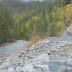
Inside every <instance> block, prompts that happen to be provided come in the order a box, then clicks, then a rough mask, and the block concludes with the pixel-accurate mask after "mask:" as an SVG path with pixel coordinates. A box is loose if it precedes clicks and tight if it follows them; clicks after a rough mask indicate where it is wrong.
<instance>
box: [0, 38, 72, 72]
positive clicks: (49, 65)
mask: <svg viewBox="0 0 72 72" xmlns="http://www.w3.org/2000/svg"><path fill="white" fill-rule="evenodd" d="M0 72H72V43H71V42H69V41H50V40H48V39H44V40H41V41H38V42H37V43H35V44H34V45H32V47H30V48H29V49H26V50H25V51H21V53H20V54H18V55H16V56H13V57H9V58H7V59H3V60H2V59H1V60H0Z"/></svg>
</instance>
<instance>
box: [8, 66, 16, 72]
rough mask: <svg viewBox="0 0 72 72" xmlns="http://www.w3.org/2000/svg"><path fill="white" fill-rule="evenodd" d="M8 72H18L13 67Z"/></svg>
mask: <svg viewBox="0 0 72 72" xmlns="http://www.w3.org/2000/svg"><path fill="white" fill-rule="evenodd" d="M7 72H16V70H15V69H14V68H13V67H10V68H8V70H7Z"/></svg>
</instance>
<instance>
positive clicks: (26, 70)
mask: <svg viewBox="0 0 72 72" xmlns="http://www.w3.org/2000/svg"><path fill="white" fill-rule="evenodd" d="M22 70H23V71H24V72H32V71H33V65H32V64H26V65H25V66H24V67H23V68H22Z"/></svg>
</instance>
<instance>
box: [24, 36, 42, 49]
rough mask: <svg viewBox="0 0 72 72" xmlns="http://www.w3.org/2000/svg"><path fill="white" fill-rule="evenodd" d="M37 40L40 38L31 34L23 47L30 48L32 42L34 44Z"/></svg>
mask: <svg viewBox="0 0 72 72" xmlns="http://www.w3.org/2000/svg"><path fill="white" fill-rule="evenodd" d="M39 40H41V38H40V37H39V36H38V35H35V36H32V37H31V39H30V42H29V43H28V44H27V45H26V46H25V48H30V47H31V46H32V45H33V44H35V43H36V42H37V41H39Z"/></svg>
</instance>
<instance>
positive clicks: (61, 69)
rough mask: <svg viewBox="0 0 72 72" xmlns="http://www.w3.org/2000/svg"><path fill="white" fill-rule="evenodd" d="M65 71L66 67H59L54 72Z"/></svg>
mask: <svg viewBox="0 0 72 72" xmlns="http://www.w3.org/2000/svg"><path fill="white" fill-rule="evenodd" d="M65 71H66V67H65V66H61V67H59V69H58V70H57V71H56V72H65Z"/></svg>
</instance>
